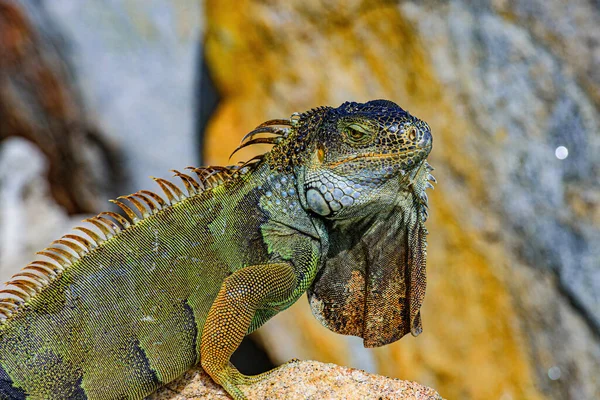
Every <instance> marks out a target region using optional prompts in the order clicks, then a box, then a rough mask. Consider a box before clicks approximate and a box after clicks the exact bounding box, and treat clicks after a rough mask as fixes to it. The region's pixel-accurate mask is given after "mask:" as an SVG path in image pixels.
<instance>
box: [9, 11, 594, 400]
mask: <svg viewBox="0 0 600 400" xmlns="http://www.w3.org/2000/svg"><path fill="white" fill-rule="evenodd" d="M599 26H600V5H599V4H598V2H597V1H594V0H577V1H570V2H564V1H560V0H545V1H542V0H488V1H477V2H474V1H468V0H462V1H458V0H456V1H435V0H426V1H419V2H416V1H415V2H411V1H389V0H387V1H386V0H374V1H364V0H363V1H360V0H347V1H340V0H333V1H323V0H290V1H286V2H275V1H267V0H263V1H258V0H253V1H251V0H243V1H232V0H218V1H217V0H205V1H204V2H202V1H197V0H178V1H168V0H152V1H143V0H119V1H117V0H110V1H104V2H93V3H87V2H86V4H85V5H84V4H83V2H79V1H78V0H55V1H52V2H43V1H33V0H19V1H17V0H12V1H11V0H0V199H2V201H1V202H0V276H1V278H2V280H6V279H8V277H9V276H10V275H11V274H12V273H14V272H15V271H16V270H18V269H19V268H20V267H22V266H24V265H25V264H26V262H27V261H29V260H30V259H31V256H32V254H33V252H34V251H36V250H39V249H41V248H42V247H44V246H45V245H47V244H48V243H49V242H50V241H51V240H53V239H55V238H57V237H58V236H59V235H60V234H62V233H64V232H65V231H66V230H67V229H68V227H70V226H72V225H73V224H74V223H75V221H78V220H79V219H81V216H80V215H78V214H82V213H84V214H85V213H90V212H97V211H102V210H104V209H107V208H108V206H107V204H108V203H106V202H105V200H106V199H107V198H109V197H115V196H116V195H118V194H124V193H128V192H133V191H135V190H138V189H140V188H148V187H152V185H149V182H150V180H149V179H147V176H149V175H156V176H163V177H165V176H169V175H170V174H169V172H168V171H169V169H174V168H176V169H181V168H183V167H185V166H187V165H197V164H199V163H204V164H225V163H228V160H227V158H228V156H229V153H230V151H231V150H232V149H233V148H234V147H235V146H236V145H237V143H238V142H239V139H240V138H241V136H242V135H243V134H245V133H246V132H248V131H249V130H251V129H252V128H253V127H254V126H256V125H257V124H259V123H260V122H262V121H263V120H265V119H269V118H282V117H287V116H289V115H290V114H291V113H292V112H294V111H303V110H306V109H308V108H311V107H314V106H317V105H333V106H337V105H339V104H340V103H342V102H344V101H346V100H355V101H366V100H369V99H374V98H388V99H390V100H393V101H395V102H397V103H398V104H400V105H401V106H402V107H403V108H406V109H408V110H410V112H411V113H413V114H414V115H417V116H418V117H420V118H422V119H425V120H426V121H428V123H429V124H430V125H431V127H432V130H433V133H434V150H433V152H432V155H431V160H430V161H431V164H433V166H434V167H435V168H436V170H435V173H434V174H435V176H436V178H437V179H438V181H439V184H438V185H437V187H436V189H435V190H434V191H433V192H432V193H431V194H430V198H431V201H430V204H431V212H430V219H429V221H428V228H429V231H430V232H431V234H430V236H429V241H430V247H429V249H430V250H429V262H428V280H429V282H428V289H427V290H428V294H427V297H426V299H425V304H424V310H423V320H424V322H423V325H424V332H423V334H422V335H420V336H419V337H418V338H410V337H409V338H405V339H403V340H401V341H399V342H397V343H395V344H393V345H390V346H386V347H383V348H379V349H375V350H367V349H364V348H363V347H362V343H361V341H360V340H358V339H356V338H352V337H344V336H340V335H336V334H334V333H331V332H329V331H327V330H326V329H325V328H322V327H321V326H320V325H319V324H318V322H317V321H316V320H315V319H314V318H313V317H312V316H311V315H310V311H309V308H308V306H307V304H306V301H305V300H300V301H299V302H298V304H296V305H295V306H293V307H292V309H290V310H289V311H287V312H285V313H282V314H280V315H278V316H277V317H275V318H274V319H273V320H272V321H271V322H269V323H268V324H267V325H266V326H265V327H264V328H262V329H261V330H260V331H259V335H258V337H257V339H258V340H260V341H261V342H262V343H263V346H264V348H265V349H266V351H267V353H268V355H269V356H270V358H271V359H272V360H273V362H275V363H281V362H284V361H286V360H288V359H289V358H292V357H298V358H305V359H317V360H320V361H326V362H335V363H338V364H342V365H347V366H352V367H356V368H362V369H366V370H368V371H370V372H377V373H380V374H383V375H388V376H393V377H399V378H402V379H412V380H416V381H418V382H420V383H422V384H425V385H428V386H431V387H433V388H435V389H436V390H437V391H438V392H439V393H440V394H441V395H442V396H444V397H446V398H450V399H454V398H461V399H463V398H464V399H502V400H509V399H543V398H548V399H595V398H600V380H599V379H598V376H600V245H598V244H599V243H600V135H599V132H600V112H599V110H600V72H599V71H600V69H599V68H598V66H599V65H600V28H598V27H599ZM217 101H218V105H217V107H216V109H215V104H217ZM559 146H564V147H565V148H566V149H567V150H568V156H567V157H566V158H564V154H560V151H558V152H557V148H559ZM558 156H560V157H558ZM252 357H254V356H252ZM252 357H248V356H246V358H252ZM250 361H252V360H250Z"/></svg>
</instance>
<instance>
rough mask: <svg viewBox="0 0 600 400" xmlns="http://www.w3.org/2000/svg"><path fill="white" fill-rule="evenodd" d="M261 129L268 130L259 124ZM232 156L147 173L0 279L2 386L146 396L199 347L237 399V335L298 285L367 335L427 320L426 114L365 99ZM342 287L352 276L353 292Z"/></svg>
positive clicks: (283, 304)
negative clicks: (141, 182) (2, 284)
mask: <svg viewBox="0 0 600 400" xmlns="http://www.w3.org/2000/svg"><path fill="white" fill-rule="evenodd" d="M265 134H266V135H268V137H264V136H260V137H259V136H257V135H265ZM257 143H269V144H274V145H275V146H274V147H273V149H272V150H271V151H270V152H268V153H266V154H264V155H262V156H258V157H255V158H252V159H250V160H249V161H247V162H245V163H241V164H238V165H235V166H229V167H207V168H192V170H193V171H194V172H195V173H196V174H197V176H198V179H194V178H192V177H191V176H189V175H186V174H183V173H181V172H178V171H175V175H176V176H178V177H179V178H181V181H182V184H183V186H184V187H185V190H186V191H187V193H184V192H183V191H182V190H181V189H180V188H179V187H178V186H176V185H175V184H173V183H171V182H169V181H166V180H163V179H155V180H156V182H157V183H158V185H159V186H160V187H161V189H162V191H163V192H164V195H165V197H166V198H163V197H161V196H159V195H157V194H154V193H152V192H149V191H140V192H137V193H135V194H133V195H130V196H123V197H120V198H119V200H115V201H114V202H115V203H116V204H117V205H118V206H120V207H121V208H122V210H123V212H124V213H125V214H126V215H127V217H124V216H121V215H119V214H116V213H112V212H107V213H101V214H100V215H98V216H97V217H94V218H90V219H88V220H86V222H88V223H89V224H90V226H84V227H79V228H77V229H78V230H79V231H81V232H82V234H79V235H75V234H69V235H65V236H64V237H63V238H61V239H59V240H56V241H55V242H54V243H52V245H51V246H50V247H48V248H47V249H45V250H43V251H41V252H39V254H40V255H42V256H44V257H45V258H46V260H45V261H44V260H40V261H34V262H33V263H31V264H30V265H28V266H27V267H25V268H24V269H23V270H22V272H20V273H19V274H17V275H16V276H15V277H13V278H12V279H11V280H10V281H9V282H7V286H6V288H5V289H2V290H0V295H1V297H0V317H2V321H1V322H0V394H1V395H2V396H3V397H7V398H25V397H31V398H85V397H89V398H97V399H113V398H132V399H135V398H142V397H143V396H145V395H147V394H149V393H151V392H152V391H153V390H155V389H156V388H157V387H158V386H160V385H161V384H164V383H168V382H170V381H172V380H173V379H175V378H176V377H178V376H180V375H181V374H183V373H184V372H185V371H186V370H187V369H188V368H190V367H191V366H193V365H195V364H196V363H198V362H200V364H201V365H202V367H203V368H204V369H205V370H206V372H208V373H209V374H210V375H211V377H212V378H213V379H214V380H215V381H216V382H217V383H219V384H220V385H222V386H223V388H224V389H225V390H226V391H227V392H228V393H229V394H231V395H232V396H233V397H234V398H236V399H242V398H244V394H243V392H242V391H241V389H240V385H244V384H249V383H252V382H255V381H257V380H262V379H264V378H265V377H266V375H259V376H257V377H247V376H244V375H242V374H240V373H239V372H238V371H237V370H236V369H235V368H234V367H233V366H231V364H230V363H229V359H230V356H231V354H232V353H233V352H234V351H235V349H236V348H237V347H238V346H239V344H240V342H241V340H242V338H243V337H244V335H246V334H247V333H249V332H252V331H254V330H255V329H257V328H258V327H260V326H261V325H262V324H263V323H264V322H266V321H267V320H268V319H269V318H271V317H272V316H273V315H275V314H276V313H277V312H279V311H282V310H284V309H286V308H288V307H289V306H290V305H292V304H293V303H294V302H295V301H296V300H297V299H298V298H299V297H300V296H301V295H302V294H303V293H304V292H306V291H307V290H308V291H309V294H310V296H311V307H312V310H313V312H314V313H315V315H316V316H317V318H318V319H319V320H320V321H321V322H322V323H323V324H324V325H326V326H327V327H329V328H330V329H332V330H334V331H337V332H340V333H346V334H354V335H357V336H360V337H362V338H363V339H364V343H365V345H366V346H379V345H383V344H386V343H390V342H392V341H395V340H397V339H399V338H401V337H402V336H404V335H405V334H406V333H408V332H411V333H412V334H413V335H418V334H419V333H420V332H421V329H422V328H421V318H420V307H421V304H422V301H423V296H424V292H425V257H426V251H425V247H426V242H425V235H426V233H427V232H426V230H425V227H424V222H425V220H426V218H427V211H426V207H427V196H426V195H425V189H426V188H428V187H431V183H429V181H431V180H433V177H432V176H431V175H430V173H429V172H430V171H431V170H432V168H431V167H430V166H429V165H428V164H427V162H426V158H427V156H428V155H429V152H430V151H431V146H432V136H431V132H430V129H429V126H428V125H427V124H426V123H425V122H423V121H421V120H419V119H417V118H415V117H413V116H411V115H410V114H409V113H408V112H406V111H404V110H403V109H401V108H400V107H398V106H397V105H396V104H394V103H392V102H389V101H385V100H375V101H370V102H368V103H364V104H360V103H350V102H348V103H344V104H342V105H341V106H340V107H338V108H331V107H320V108H317V109H313V110H310V111H308V112H305V113H301V114H294V115H292V117H291V118H290V120H272V121H267V122H265V123H264V124H262V125H260V126H259V127H258V128H257V129H256V130H254V131H252V132H250V133H249V134H248V135H247V136H246V138H245V139H244V140H243V141H242V144H241V145H240V147H245V146H249V145H253V144H257ZM350 289H351V290H350Z"/></svg>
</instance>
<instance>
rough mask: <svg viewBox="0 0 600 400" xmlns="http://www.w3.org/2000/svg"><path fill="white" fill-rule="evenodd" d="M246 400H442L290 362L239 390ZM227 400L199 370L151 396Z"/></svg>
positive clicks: (358, 374)
mask: <svg viewBox="0 0 600 400" xmlns="http://www.w3.org/2000/svg"><path fill="white" fill-rule="evenodd" d="M242 390H243V391H244V394H245V395H246V396H248V398H249V399H315V400H316V399H361V400H362V399H407V400H408V399H411V400H438V399H439V400H441V399H442V397H441V396H440V395H439V394H438V393H437V392H436V391H435V390H433V389H430V388H428V387H426V386H422V385H419V384H418V383H415V382H409V381H401V380H399V379H392V378H387V377H384V376H378V375H373V374H369V373H366V372H364V371H361V370H357V369H353V368H346V367H340V366H337V365H335V364H323V363H320V362H316V361H291V362H290V363H287V364H285V365H283V366H282V367H280V368H279V369H278V370H277V371H276V372H274V373H273V375H271V376H269V377H268V378H267V379H265V380H264V381H262V382H259V383H256V384H253V385H250V386H244V387H242ZM206 398H209V399H229V398H230V397H229V396H228V395H227V394H226V393H225V391H224V390H223V389H222V388H221V387H220V386H218V385H217V384H215V383H214V382H213V381H212V379H210V377H209V376H208V375H207V374H206V373H205V372H204V371H203V370H202V369H200V368H195V369H191V370H189V371H188V372H186V374H185V375H184V376H183V377H181V378H179V379H178V380H176V381H175V382H172V383H170V384H168V385H166V387H163V388H162V389H160V390H159V391H158V392H157V393H155V394H153V395H152V396H150V400H191V399H206Z"/></svg>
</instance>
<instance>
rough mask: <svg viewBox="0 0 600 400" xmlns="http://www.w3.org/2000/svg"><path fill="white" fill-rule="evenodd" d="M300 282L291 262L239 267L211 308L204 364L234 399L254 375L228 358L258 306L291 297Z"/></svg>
mask: <svg viewBox="0 0 600 400" xmlns="http://www.w3.org/2000/svg"><path fill="white" fill-rule="evenodd" d="M296 286H297V278H296V274H295V273H294V269H293V267H292V265H291V264H288V263H278V264H264V265H254V266H251V267H246V268H243V269H241V270H238V271H236V272H235V273H233V274H232V275H230V276H229V277H227V279H225V281H224V282H223V285H222V286H221V290H220V291H219V294H218V295H217V298H216V299H215V301H214V303H213V305H212V306H211V308H210V311H209V312H208V316H207V319H206V323H205V325H204V330H203V331H202V339H201V344H200V360H201V364H202V368H204V370H205V371H206V372H207V373H208V374H209V375H210V376H211V377H212V378H213V380H214V381H215V382H216V383H218V384H219V385H221V386H222V387H223V388H224V389H225V390H226V391H227V392H228V393H229V394H230V395H231V396H232V397H233V398H234V399H236V400H238V399H245V396H244V394H243V393H242V391H241V390H240V389H239V388H238V385H241V384H247V383H250V381H251V379H252V377H248V376H246V375H243V374H242V373H240V372H239V371H238V370H237V369H236V368H235V367H234V366H233V365H231V363H230V362H229V359H230V357H231V355H232V354H233V352H234V351H235V350H236V349H237V348H238V346H239V345H240V343H241V342H242V339H243V338H244V336H245V335H246V333H247V332H248V328H249V327H250V324H251V322H252V319H253V318H254V315H255V313H256V311H257V310H258V309H260V308H261V307H262V306H264V305H266V304H267V303H274V302H281V301H284V300H286V299H288V298H289V297H290V296H291V295H292V294H293V292H294V289H295V288H296Z"/></svg>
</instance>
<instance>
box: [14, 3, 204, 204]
mask: <svg viewBox="0 0 600 400" xmlns="http://www.w3.org/2000/svg"><path fill="white" fill-rule="evenodd" d="M21 4H22V5H23V6H24V7H25V8H26V9H27V10H28V12H29V13H30V14H33V15H35V14H42V15H43V16H44V19H43V20H42V19H40V24H38V25H42V23H41V22H43V21H44V20H45V21H46V24H51V25H52V26H53V28H54V29H55V30H57V31H59V32H60V33H61V36H62V38H63V42H62V50H63V52H64V55H65V59H66V61H67V62H69V64H70V65H72V69H73V75H74V80H75V82H77V83H78V84H79V87H80V89H81V92H82V97H83V100H84V102H85V104H86V106H87V109H88V110H89V111H90V113H92V115H93V117H94V118H95V120H96V121H97V123H98V125H99V126H100V128H101V129H102V131H103V132H104V134H105V136H106V138H107V139H108V140H110V142H111V143H112V144H113V145H114V146H115V147H116V148H118V149H119V150H120V151H121V154H122V164H120V165H118V167H119V168H121V170H122V171H124V173H125V175H126V176H127V177H128V178H129V182H127V183H126V185H125V188H124V189H123V190H125V191H129V192H133V191H137V190H140V189H142V188H144V189H152V190H155V189H156V185H155V184H154V183H153V182H152V181H151V180H150V179H148V176H158V177H171V176H172V173H170V172H169V171H170V170H171V169H183V168H185V167H186V166H188V165H194V166H197V164H198V160H199V151H200V144H199V143H197V142H196V140H195V137H196V131H195V126H194V125H195V118H196V108H197V106H198V104H197V101H196V100H197V98H196V90H197V84H196V81H195V80H196V76H197V73H198V65H199V60H200V57H199V50H200V49H201V45H200V37H201V27H202V15H201V3H200V2H198V1H197V0H182V1H177V2H168V1H164V0H152V1H139V0H133V1H125V2H124V1H121V0H111V1H103V2H93V3H89V4H84V3H82V2H80V1H78V0H66V1H65V0H63V1H56V2H55V1H51V2H31V1H29V0H21ZM119 194H123V193H119Z"/></svg>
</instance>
